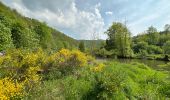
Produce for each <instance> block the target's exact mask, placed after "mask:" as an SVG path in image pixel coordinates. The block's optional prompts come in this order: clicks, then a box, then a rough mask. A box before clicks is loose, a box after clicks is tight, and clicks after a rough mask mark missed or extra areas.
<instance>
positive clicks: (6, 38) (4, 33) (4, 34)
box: [0, 23, 13, 51]
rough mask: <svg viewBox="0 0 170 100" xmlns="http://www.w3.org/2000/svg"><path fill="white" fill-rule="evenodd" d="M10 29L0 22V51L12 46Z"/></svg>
mask: <svg viewBox="0 0 170 100" xmlns="http://www.w3.org/2000/svg"><path fill="white" fill-rule="evenodd" d="M12 45H13V44H12V39H11V32H10V29H9V28H7V27H5V26H4V25H3V24H1V23H0V51H1V50H4V49H8V48H11V47H12Z"/></svg>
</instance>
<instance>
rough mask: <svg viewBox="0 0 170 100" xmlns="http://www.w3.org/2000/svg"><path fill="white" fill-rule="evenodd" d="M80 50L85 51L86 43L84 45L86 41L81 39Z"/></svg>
mask: <svg viewBox="0 0 170 100" xmlns="http://www.w3.org/2000/svg"><path fill="white" fill-rule="evenodd" d="M79 50H80V51H81V52H85V45H84V42H83V41H81V42H80V43H79Z"/></svg>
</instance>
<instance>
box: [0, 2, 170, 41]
mask: <svg viewBox="0 0 170 100" xmlns="http://www.w3.org/2000/svg"><path fill="white" fill-rule="evenodd" d="M0 1H1V2H3V3H4V4H5V5H7V6H9V7H11V8H12V9H16V10H17V11H18V12H19V13H21V14H22V15H24V16H27V17H30V18H35V19H38V20H39V21H42V22H46V23H47V24H48V25H49V26H51V27H53V28H55V29H57V30H59V31H61V32H63V33H65V34H66V35H68V36H71V37H73V38H75V39H94V35H95V36H96V38H100V39H106V38H107V36H106V35H105V34H104V32H105V31H106V30H107V29H108V28H109V26H111V24H112V23H113V22H122V23H125V22H126V25H127V27H128V28H129V30H130V31H131V33H132V36H135V35H137V34H140V33H142V32H144V31H145V30H147V28H148V27H149V26H154V27H156V28H157V29H158V30H159V31H161V30H163V29H164V25H165V24H170V0H0Z"/></svg>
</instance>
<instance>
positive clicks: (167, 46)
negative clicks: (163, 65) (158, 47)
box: [163, 41, 170, 54]
mask: <svg viewBox="0 0 170 100" xmlns="http://www.w3.org/2000/svg"><path fill="white" fill-rule="evenodd" d="M163 49H164V53H165V54H170V41H167V42H166V43H165V44H164V46H163Z"/></svg>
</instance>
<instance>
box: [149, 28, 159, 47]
mask: <svg viewBox="0 0 170 100" xmlns="http://www.w3.org/2000/svg"><path fill="white" fill-rule="evenodd" d="M147 33H148V36H149V38H148V44H149V45H150V44H151V45H155V44H157V43H158V41H159V33H158V32H157V29H156V28H154V27H153V26H151V27H149V28H148V30H147Z"/></svg>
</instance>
